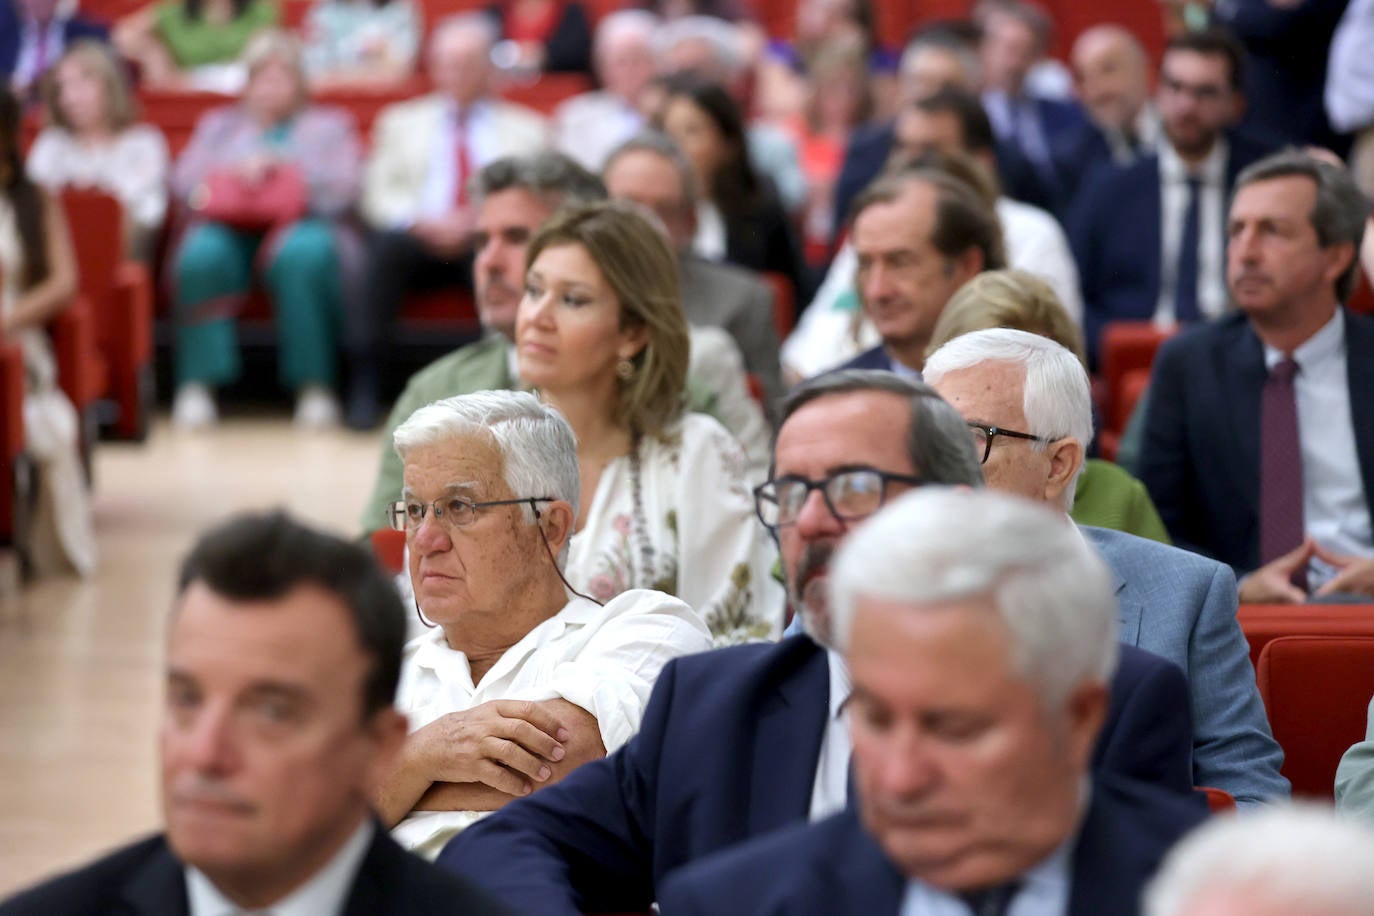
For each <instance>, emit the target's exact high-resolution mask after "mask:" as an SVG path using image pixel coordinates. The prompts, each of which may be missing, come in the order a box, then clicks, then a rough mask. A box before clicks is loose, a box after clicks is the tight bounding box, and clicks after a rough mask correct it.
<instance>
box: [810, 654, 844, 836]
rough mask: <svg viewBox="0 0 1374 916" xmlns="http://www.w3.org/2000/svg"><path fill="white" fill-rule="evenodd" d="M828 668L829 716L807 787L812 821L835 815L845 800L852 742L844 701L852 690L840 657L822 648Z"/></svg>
mask: <svg viewBox="0 0 1374 916" xmlns="http://www.w3.org/2000/svg"><path fill="white" fill-rule="evenodd" d="M825 658H826V663H827V664H828V665H829V667H830V715H829V718H827V719H826V720H825V731H823V732H822V733H821V753H820V756H819V757H818V758H817V759H816V781H815V783H814V784H813V785H812V787H811V810H810V812H809V813H808V819H809V820H810V821H811V822H812V823H815V822H816V821H819V820H824V819H825V818H827V817H829V816H830V815H832V814H838V813H839V812H840V811H841V810H843V809H844V806H845V805H846V804H847V803H848V801H849V758H850V756H851V755H852V754H853V750H854V745H853V742H851V741H850V739H849V723H848V721H846V719H845V716H844V708H845V703H846V702H848V700H849V694H850V692H851V691H852V690H853V689H854V688H853V686H852V685H851V684H850V682H849V669H848V668H847V667H845V664H844V658H843V657H842V656H841V655H840V653H838V652H836V651H835V650H834V649H826V650H825Z"/></svg>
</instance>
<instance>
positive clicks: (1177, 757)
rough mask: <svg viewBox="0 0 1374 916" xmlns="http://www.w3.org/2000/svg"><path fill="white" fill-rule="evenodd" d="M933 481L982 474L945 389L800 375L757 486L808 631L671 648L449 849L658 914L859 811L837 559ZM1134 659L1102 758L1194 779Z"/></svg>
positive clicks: (1182, 700) (1156, 679)
mask: <svg viewBox="0 0 1374 916" xmlns="http://www.w3.org/2000/svg"><path fill="white" fill-rule="evenodd" d="M929 484H944V485H956V486H965V487H978V486H981V484H982V479H981V475H980V473H979V471H978V460H977V457H976V456H975V455H974V454H973V449H972V447H971V439H970V437H969V433H968V427H967V426H966V425H965V424H964V421H963V418H962V417H960V416H959V415H958V413H957V412H955V411H954V409H953V408H951V407H950V406H949V405H948V404H946V403H945V402H944V401H942V400H940V399H939V397H937V396H936V395H935V394H934V392H932V391H931V389H930V388H929V387H927V386H925V385H923V384H921V383H918V382H910V381H907V380H905V379H902V378H900V377H898V376H896V375H895V374H893V373H890V372H878V371H861V370H847V371H840V372H834V373H830V374H828V375H825V376H821V377H818V378H815V379H811V380H810V381H808V382H805V383H803V384H802V385H800V386H798V387H797V388H795V389H794V390H793V391H792V393H791V394H790V395H789V396H788V397H787V399H786V401H785V403H784V405H783V408H782V420H781V425H780V427H779V430H778V436H777V440H776V442H775V447H774V465H773V468H772V473H771V474H770V479H769V481H768V482H767V483H765V484H763V485H762V486H761V487H759V488H758V489H757V490H756V491H755V495H756V499H757V505H758V511H759V518H760V521H762V522H763V523H764V524H765V525H767V526H768V527H769V528H770V529H771V530H772V531H773V532H774V534H775V535H776V537H777V539H778V542H779V547H780V551H781V554H782V562H783V571H784V575H785V578H786V581H787V590H788V594H789V597H790V600H791V603H792V606H793V608H794V609H796V611H797V612H798V613H799V614H800V615H801V617H802V619H803V621H804V624H805V629H806V633H807V634H808V635H799V636H794V637H792V638H789V639H784V640H783V641H782V642H781V643H778V644H775V645H750V646H737V647H734V648H730V649H723V650H720V651H716V652H709V653H704V654H700V655H695V656H688V657H684V658H679V659H674V660H673V661H670V662H669V663H668V664H667V666H665V667H664V669H663V671H662V673H661V674H660V675H659V679H658V681H657V683H656V684H655V686H654V691H653V694H652V696H651V697H650V699H649V704H648V707H647V709H646V710H645V713H644V719H643V721H642V723H641V725H640V731H639V733H638V734H637V735H636V736H635V737H633V738H631V739H630V741H629V743H628V744H626V745H625V747H623V748H621V749H620V750H618V751H616V752H615V753H613V754H611V755H610V756H609V757H606V758H604V759H603V760H596V761H592V762H591V763H588V764H585V765H584V766H582V767H581V768H579V769H578V770H576V771H574V772H573V773H571V774H569V776H568V778H567V779H565V780H564V781H563V782H561V783H560V784H558V785H555V786H549V787H547V788H545V789H541V790H540V791H539V792H537V793H535V794H533V795H531V796H529V797H528V798H523V799H518V800H516V801H515V802H512V803H511V804H509V805H507V806H505V807H504V808H503V809H502V810H500V811H498V812H496V813H495V814H494V815H492V816H491V817H489V818H487V819H485V820H483V821H481V822H479V823H477V824H475V825H473V826H472V827H469V828H468V830H467V831H465V832H464V833H463V834H460V835H459V837H458V838H457V839H456V840H454V841H453V842H451V843H450V844H449V845H448V846H447V847H446V848H445V849H444V851H443V853H441V854H440V856H439V860H438V861H439V864H440V865H441V866H444V867H447V868H451V869H453V870H455V871H457V872H459V873H460V874H463V875H467V876H470V877H471V878H472V880H474V881H477V882H478V883H480V884H482V885H483V886H485V887H487V888H489V889H490V890H492V891H493V892H495V893H497V894H498V895H499V896H500V897H501V898H502V899H503V900H504V902H506V903H508V904H509V905H511V906H512V907H514V908H516V909H517V910H519V911H522V912H532V913H540V914H567V916H571V914H576V913H582V912H607V911H609V912H630V911H644V910H647V909H648V907H649V905H650V904H651V903H652V902H653V901H654V899H655V898H656V896H657V893H658V887H659V882H660V881H661V879H662V878H663V876H664V875H665V874H666V873H667V872H668V871H670V870H671V869H673V868H675V867H677V866H679V865H682V864H683V863H686V862H690V861H692V860H694V859H697V858H700V857H702V856H704V855H707V854H709V853H712V852H715V851H716V850H719V849H723V848H724V847H726V846H729V845H732V844H734V843H738V842H741V841H743V840H746V839H748V838H750V837H754V836H758V835H761V834H763V833H767V832H769V831H771V830H774V829H777V828H780V827H784V826H786V825H788V824H792V823H795V822H798V821H804V820H818V819H820V818H823V817H826V816H828V815H830V814H832V813H834V812H836V811H839V810H840V809H841V808H843V807H844V806H845V804H846V800H847V796H848V772H849V752H850V743H849V737H848V733H847V731H846V730H845V727H844V722H843V720H842V718H841V716H840V711H841V709H842V708H843V706H844V703H845V701H846V699H847V697H848V696H849V676H848V673H847V671H846V669H845V667H844V663H843V661H842V660H841V659H840V657H839V656H838V655H837V654H836V653H835V652H834V651H833V650H832V649H830V648H829V646H830V640H831V624H830V613H829V603H828V601H827V598H826V579H827V575H828V571H829V559H830V556H831V554H832V552H833V551H834V550H835V549H836V547H837V546H838V545H839V544H840V543H841V542H842V541H843V540H844V539H845V538H846V537H848V536H849V534H850V533H851V531H853V530H856V529H857V528H859V527H861V526H862V524H863V523H864V521H865V519H866V518H867V517H868V516H869V515H871V514H872V513H874V512H876V511H877V510H878V509H879V508H880V507H881V506H882V505H883V504H884V503H885V502H886V501H888V500H890V499H893V498H895V497H896V496H898V495H899V494H901V493H903V492H905V491H907V490H910V489H912V488H914V487H920V486H923V485H929ZM1123 654H1124V655H1129V656H1130V661H1129V663H1128V664H1129V666H1130V669H1131V670H1130V671H1129V673H1128V674H1126V675H1124V676H1123V677H1121V678H1119V679H1118V683H1117V684H1114V685H1113V692H1114V693H1116V694H1119V695H1120V699H1119V700H1116V699H1114V702H1115V703H1116V706H1115V707H1114V709H1113V715H1112V719H1113V725H1112V731H1113V733H1114V735H1115V736H1116V739H1115V740H1110V741H1105V742H1104V743H1105V744H1106V745H1108V747H1107V749H1106V750H1104V751H1101V752H1099V760H1098V764H1099V765H1100V766H1106V767H1109V768H1113V767H1114V768H1119V769H1127V768H1130V769H1131V770H1132V772H1136V773H1139V774H1140V775H1142V776H1143V777H1144V778H1146V779H1149V780H1152V781H1155V782H1160V783H1167V784H1169V785H1171V786H1172V787H1174V788H1176V789H1181V790H1184V791H1186V790H1187V789H1188V787H1189V786H1191V780H1190V779H1189V775H1188V772H1187V771H1188V755H1189V750H1188V748H1189V744H1190V742H1189V733H1190V731H1191V726H1190V724H1189V714H1188V709H1187V688H1186V686H1185V684H1184V682H1183V677H1182V674H1181V673H1180V672H1179V671H1178V670H1177V669H1176V668H1175V667H1173V666H1172V665H1169V664H1168V663H1166V662H1164V661H1162V660H1159V659H1156V658H1154V657H1153V656H1149V655H1148V654H1147V653H1144V652H1139V651H1136V650H1134V649H1130V648H1126V649H1123Z"/></svg>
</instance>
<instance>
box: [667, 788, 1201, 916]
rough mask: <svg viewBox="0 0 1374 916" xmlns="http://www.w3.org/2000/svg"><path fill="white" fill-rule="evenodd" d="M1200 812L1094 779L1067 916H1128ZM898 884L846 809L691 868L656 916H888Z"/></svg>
mask: <svg viewBox="0 0 1374 916" xmlns="http://www.w3.org/2000/svg"><path fill="white" fill-rule="evenodd" d="M1206 817H1207V812H1206V809H1205V808H1202V807H1200V806H1198V805H1192V804H1189V803H1188V801H1187V800H1186V799H1181V798H1179V797H1178V796H1176V795H1173V794H1171V793H1168V792H1163V791H1160V790H1159V789H1156V788H1153V787H1150V786H1142V785H1140V784H1138V783H1132V782H1130V781H1129V780H1120V779H1114V778H1111V777H1107V776H1099V777H1097V778H1096V779H1095V780H1094V783H1093V794H1092V802H1091V803H1090V804H1089V806H1088V813H1087V817H1086V818H1085V819H1084V821H1083V826H1082V827H1081V829H1080V830H1079V834H1078V839H1077V842H1076V844H1075V846H1074V850H1073V856H1072V860H1071V861H1072V866H1071V869H1072V870H1071V873H1070V882H1071V883H1070V891H1069V907H1068V914H1069V916H1100V914H1103V913H1111V914H1112V916H1134V914H1135V913H1136V912H1138V900H1139V897H1140V892H1141V890H1142V889H1143V887H1144V885H1145V882H1146V881H1148V880H1149V879H1150V877H1151V876H1152V875H1153V874H1154V872H1155V871H1156V870H1157V869H1158V867H1159V863H1160V860H1161V859H1162V858H1163V857H1164V854H1165V853H1166V852H1167V851H1168V850H1169V848H1170V847H1171V846H1172V845H1173V844H1174V843H1175V842H1176V841H1177V840H1178V839H1179V838H1180V837H1182V836H1183V835H1184V834H1185V833H1187V832H1188V831H1189V830H1191V829H1192V828H1193V827H1195V826H1197V825H1198V824H1199V823H1200V822H1201V821H1203V820H1205V819H1206ZM905 890H906V879H905V878H904V877H903V876H902V875H901V874H900V873H899V872H898V871H897V869H896V868H895V867H894V866H893V865H892V863H891V862H890V861H889V860H888V858H887V857H886V856H885V855H884V854H883V851H882V849H881V847H879V846H878V844H877V843H876V842H875V841H874V840H873V838H872V837H870V836H869V835H868V833H867V832H865V831H864V829H863V826H862V824H861V823H860V821H859V817H858V814H857V812H856V811H855V810H854V809H852V808H851V809H848V810H846V811H843V812H841V813H840V814H837V815H835V816H834V817H831V818H828V819H826V820H824V821H821V822H820V823H817V824H807V825H802V826H798V827H794V828H790V829H787V830H782V831H779V832H777V833H774V834H772V835H771V836H766V837H760V838H758V839H756V840H751V841H750V842H748V843H745V844H742V845H740V846H737V847H735V848H734V849H729V850H726V851H724V852H722V853H720V854H717V855H713V856H710V857H708V858H706V859H703V860H702V861H700V862H694V863H692V864H691V865H688V866H686V867H684V868H682V869H680V870H679V871H676V872H674V873H673V874H671V875H669V876H668V878H667V879H666V880H665V881H664V882H663V890H662V893H661V894H660V896H659V906H660V908H661V911H662V913H663V916H691V914H709V916H731V914H740V916H783V914H786V916H806V914H812V913H814V914H816V916H847V914H853V916H887V914H891V916H896V914H897V913H898V911H899V908H900V907H901V903H902V896H903V894H904V892H905Z"/></svg>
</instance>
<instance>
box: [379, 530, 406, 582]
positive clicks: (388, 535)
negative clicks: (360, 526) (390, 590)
mask: <svg viewBox="0 0 1374 916" xmlns="http://www.w3.org/2000/svg"><path fill="white" fill-rule="evenodd" d="M405 551H406V533H405V532H404V531H397V530H396V529H394V528H382V529H380V530H378V531H374V532H372V552H373V553H374V554H375V555H376V556H377V562H378V563H380V564H381V566H382V569H385V570H386V571H387V572H389V573H391V574H392V575H395V574H396V573H398V572H400V571H401V570H403V569H404V568H405Z"/></svg>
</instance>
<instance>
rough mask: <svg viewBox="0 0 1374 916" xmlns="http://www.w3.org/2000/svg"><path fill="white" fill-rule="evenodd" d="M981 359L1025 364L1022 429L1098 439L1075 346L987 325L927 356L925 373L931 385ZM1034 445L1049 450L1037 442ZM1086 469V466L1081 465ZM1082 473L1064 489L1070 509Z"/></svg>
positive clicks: (1034, 433) (1085, 442)
mask: <svg viewBox="0 0 1374 916" xmlns="http://www.w3.org/2000/svg"><path fill="white" fill-rule="evenodd" d="M980 363H1012V364H1015V365H1019V366H1023V367H1024V368H1025V371H1026V374H1025V381H1024V383H1023V384H1022V387H1021V409H1022V411H1023V412H1024V413H1025V415H1026V427H1027V428H1026V429H1024V430H1022V432H1027V433H1030V434H1031V435H1032V436H1040V437H1041V438H1044V439H1050V440H1054V439H1062V438H1063V437H1065V436H1072V437H1073V438H1075V439H1077V440H1078V441H1079V442H1080V443H1081V444H1082V445H1083V449H1084V451H1085V452H1086V451H1087V448H1088V446H1089V444H1091V443H1092V439H1093V405H1092V389H1091V385H1090V383H1089V381H1088V373H1087V370H1085V369H1084V368H1083V364H1082V363H1081V362H1079V360H1078V357H1077V356H1074V355H1073V353H1072V352H1070V351H1069V350H1067V349H1065V348H1064V347H1062V346H1060V345H1059V344H1058V343H1055V342H1054V341H1053V340H1050V339H1049V338H1048V337H1041V336H1040V335H1039V334H1032V333H1030V332H1029V331H1016V330H1013V329H1011V328H988V329H986V330H982V331H971V332H970V333H968V334H961V335H959V336H958V337H955V338H954V339H953V340H950V341H948V342H946V343H945V345H944V346H942V347H940V349H938V350H936V351H935V352H934V353H932V354H930V356H929V358H927V359H926V365H925V369H924V370H922V377H923V378H925V380H926V381H927V382H929V383H930V384H932V385H935V386H937V387H938V386H939V384H940V380H941V379H942V378H944V377H945V375H947V374H948V373H950V372H957V371H959V370H961V369H970V368H972V367H974V366H977V365H979V364H980ZM1031 447H1032V448H1035V449H1037V450H1042V451H1043V450H1044V449H1045V448H1046V446H1045V445H1043V444H1041V443H1039V442H1035V443H1031ZM1078 470H1079V473H1082V471H1083V468H1082V466H1080V467H1079V469H1078ZM1077 486H1078V477H1077V476H1076V475H1075V477H1074V479H1073V480H1072V481H1071V482H1070V483H1069V486H1068V488H1067V489H1066V490H1065V491H1064V500H1065V503H1064V506H1063V509H1064V511H1065V512H1068V511H1069V510H1071V509H1072V508H1073V497H1074V490H1075V489H1076V488H1077Z"/></svg>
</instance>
